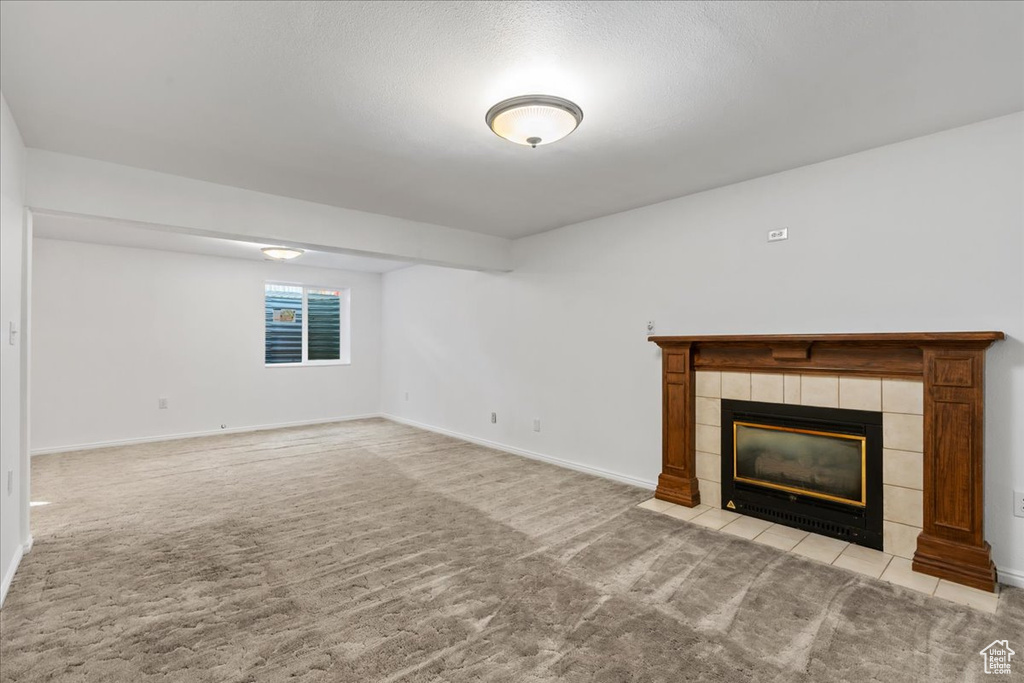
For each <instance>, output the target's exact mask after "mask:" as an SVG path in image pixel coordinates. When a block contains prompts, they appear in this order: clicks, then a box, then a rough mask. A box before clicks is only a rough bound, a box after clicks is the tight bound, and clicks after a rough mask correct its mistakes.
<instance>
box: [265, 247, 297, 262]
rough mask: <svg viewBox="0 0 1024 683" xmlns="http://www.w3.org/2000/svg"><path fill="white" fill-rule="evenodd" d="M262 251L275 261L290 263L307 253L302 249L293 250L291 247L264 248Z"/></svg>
mask: <svg viewBox="0 0 1024 683" xmlns="http://www.w3.org/2000/svg"><path fill="white" fill-rule="evenodd" d="M260 251H262V252H263V253H264V254H265V255H266V256H267V257H269V258H272V259H274V260H275V261H289V260H291V259H293V258H296V257H298V256H302V255H303V254H304V253H306V252H305V251H303V250H302V249H291V248H290V247H263V248H262V249H260Z"/></svg>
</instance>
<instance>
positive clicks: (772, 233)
mask: <svg viewBox="0 0 1024 683" xmlns="http://www.w3.org/2000/svg"><path fill="white" fill-rule="evenodd" d="M788 239H789V228H779V229H778V230H769V231H768V241H769V242H780V241H782V240H788Z"/></svg>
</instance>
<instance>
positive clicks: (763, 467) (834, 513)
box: [722, 399, 882, 550]
mask: <svg viewBox="0 0 1024 683" xmlns="http://www.w3.org/2000/svg"><path fill="white" fill-rule="evenodd" d="M722 506H723V507H725V508H728V509H730V510H735V511H737V512H741V513H743V514H746V515H750V516H752V517H760V518H761V519H766V520H769V521H772V522H777V523H780V524H785V525H787V526H792V527H797V528H800V529H805V530H807V531H812V532H814V533H817V534H821V535H823V536H831V537H833V538H839V539H842V540H844V541H849V542H851V543H856V544H859V545H863V546H866V547H868V548H875V549H876V550H882V414H881V413H878V412H871V411H861V410H841V409H838V408H817V407H809V406H801V405H782V404H776V403H758V402H754V401H738V400H729V399H723V400H722Z"/></svg>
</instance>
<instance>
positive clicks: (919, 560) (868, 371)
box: [650, 332, 1004, 591]
mask: <svg viewBox="0 0 1024 683" xmlns="http://www.w3.org/2000/svg"><path fill="white" fill-rule="evenodd" d="M1003 337H1004V335H1003V333H1002V332H913V333H909V332H908V333H903V332H900V333H873V334H821V335H799V334H797V335H788V334H787V335H712V336H683V337H650V341H652V342H654V343H656V344H657V345H658V346H660V347H661V349H662V359H663V360H662V365H663V369H662V398H663V402H662V473H661V476H659V477H658V488H657V491H656V492H655V496H656V497H657V498H660V499H661V500H668V501H671V502H673V503H678V504H680V505H687V506H691V507H692V506H694V505H697V504H698V503H700V493H699V491H698V482H697V477H696V446H695V434H696V410H695V402H696V398H695V395H696V377H695V372H696V371H697V370H725V371H744V372H789V373H807V374H813V373H825V374H843V375H862V376H871V377H897V378H921V379H922V380H923V382H924V392H925V404H924V430H925V433H924V530H923V531H922V533H921V535H920V537H919V538H918V545H917V552H916V553H915V555H914V562H913V566H914V569H915V570H916V571H919V572H923V573H926V574H930V575H932V576H938V577H940V578H944V579H949V580H951V581H957V582H959V583H963V584H966V585H969V586H974V587H975V588H982V589H984V590H989V591H991V590H995V584H996V570H995V565H994V564H993V563H992V560H991V548H990V547H989V544H988V543H987V542H986V541H985V538H984V519H983V509H984V476H983V469H984V415H985V410H984V406H985V392H984V377H985V349H986V348H987V347H988V346H989V345H991V344H992V343H993V342H995V341H998V340H1000V339H1003Z"/></svg>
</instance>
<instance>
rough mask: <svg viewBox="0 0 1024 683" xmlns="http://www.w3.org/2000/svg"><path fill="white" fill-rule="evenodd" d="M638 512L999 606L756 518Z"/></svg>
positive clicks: (886, 557) (852, 548)
mask: <svg viewBox="0 0 1024 683" xmlns="http://www.w3.org/2000/svg"><path fill="white" fill-rule="evenodd" d="M639 507H642V508H646V509H648V510H653V511H654V512H660V513H661V514H663V515H668V516H669V517H674V518H675V519H678V520H681V521H683V522H689V523H691V524H699V525H701V526H704V527H707V528H709V529H714V530H716V531H721V532H723V533H727V534H732V535H733V536H739V537H740V538H745V539H747V540H750V541H753V542H755V543H764V544H765V545H770V546H772V547H773V548H778V549H779V550H783V551H785V552H789V553H794V554H796V555H802V556H804V557H807V558H810V559H812V560H815V561H817V562H824V563H825V564H831V565H835V566H836V567H842V568H843V569H847V570H849V571H853V572H857V573H858V574H864V575H866V576H870V577H872V578H875V579H880V580H882V581H888V582H889V583H894V584H896V585H898V586H903V587H904V588H910V589H912V590H916V591H920V592H922V593H926V594H928V595H933V596H935V597H937V598H943V599H945V600H950V601H952V602H956V603H959V604H961V605H967V606H968V607H973V608H974V609H978V610H982V611H984V612H989V613H991V614H994V613H995V611H996V606H997V605H998V604H999V593H998V592H997V593H988V592H986V591H981V590H978V589H976V588H969V587H968V586H962V585H960V584H958V583H953V582H952V581H946V580H945V579H937V578H935V577H934V576H928V575H927V574H921V573H918V572H915V571H913V570H912V569H911V568H910V560H908V559H906V558H903V557H897V556H895V555H890V554H889V553H883V552H882V551H880V550H872V549H871V548H865V547H863V546H859V545H854V544H852V543H847V542H846V541H840V540H839V539H836V538H829V537H828V536H820V535H818V534H812V533H810V532H807V531H801V530H800V529H794V528H793V527H788V526H782V525H781V524H773V523H772V522H767V521H765V520H763V519H758V518H756V517H748V516H747V515H740V514H737V513H735V512H730V511H729V510H722V509H720V508H714V507H711V506H710V505H698V506H697V507H692V508H688V507H684V506H682V505H676V504H675V503H669V502H666V501H664V500H658V499H656V498H651V499H649V500H646V501H644V502H642V503H640V505H639Z"/></svg>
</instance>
